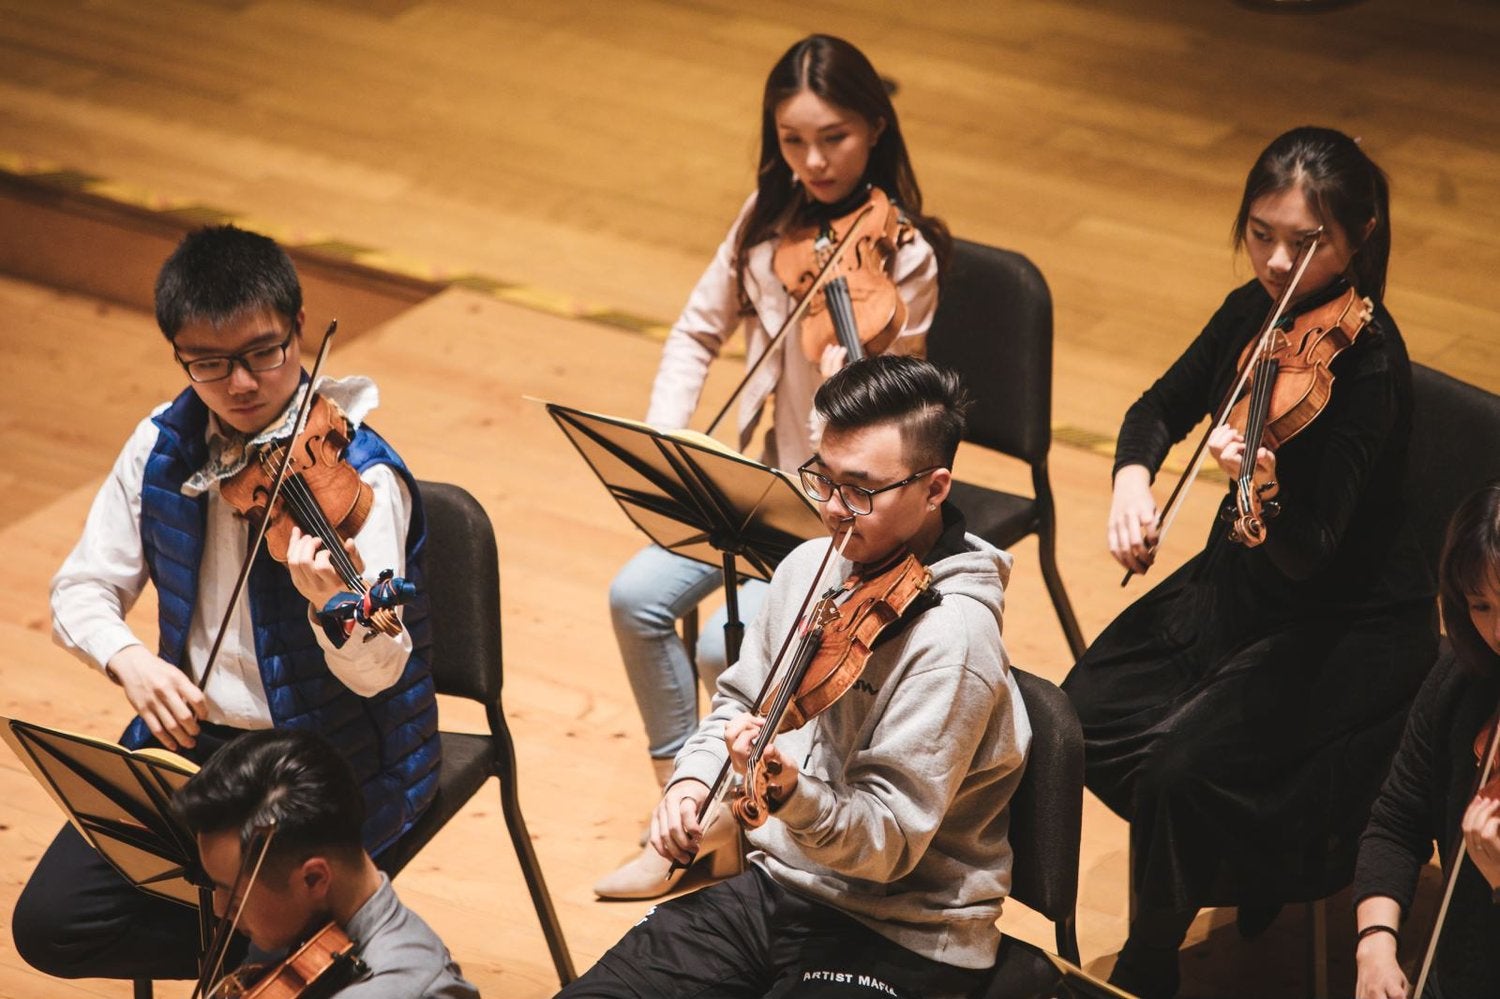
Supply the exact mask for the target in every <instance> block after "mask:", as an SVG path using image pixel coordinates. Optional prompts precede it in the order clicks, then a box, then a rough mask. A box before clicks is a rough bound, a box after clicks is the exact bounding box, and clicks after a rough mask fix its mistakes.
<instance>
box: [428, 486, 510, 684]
mask: <svg viewBox="0 0 1500 999" xmlns="http://www.w3.org/2000/svg"><path fill="white" fill-rule="evenodd" d="M417 488H418V490H420V492H421V499H422V509H423V512H424V514H425V515H426V518H427V546H426V548H425V550H424V552H423V555H422V568H423V571H424V581H423V585H424V586H425V587H426V590H427V595H428V604H429V605H430V608H431V610H430V615H431V617H430V620H431V622H432V663H431V666H432V678H433V682H434V683H435V684H436V685H437V690H438V693H440V694H451V695H453V696H455V697H467V698H469V699H470V700H475V701H479V702H480V703H482V704H485V705H486V706H490V705H495V704H497V703H499V700H500V677H501V663H500V557H499V553H498V552H497V551H496V548H495V528H494V525H492V524H491V523H490V518H489V514H487V513H485V512H484V507H482V506H480V505H479V501H478V500H476V499H475V498H474V497H473V496H472V495H470V494H469V492H468V491H467V490H465V489H463V488H461V487H459V486H455V485H452V484H450V483H447V482H418V483H417Z"/></svg>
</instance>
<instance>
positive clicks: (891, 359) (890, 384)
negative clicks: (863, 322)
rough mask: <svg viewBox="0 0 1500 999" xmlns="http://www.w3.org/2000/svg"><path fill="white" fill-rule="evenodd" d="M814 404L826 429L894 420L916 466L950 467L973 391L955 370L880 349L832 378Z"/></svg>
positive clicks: (837, 430)
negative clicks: (879, 351) (971, 391)
mask: <svg viewBox="0 0 1500 999" xmlns="http://www.w3.org/2000/svg"><path fill="white" fill-rule="evenodd" d="M813 407H814V408H815V409H816V410H817V412H818V415H819V416H820V417H822V419H823V420H824V421H825V432H826V431H828V430H832V431H834V432H835V433H847V432H848V431H850V430H859V429H862V428H864V427H868V426H873V425H874V424H877V423H886V422H894V423H896V425H897V426H898V427H899V428H900V430H901V441H902V443H903V444H905V446H906V452H907V453H906V457H907V459H908V460H910V461H911V462H912V464H913V465H914V466H916V467H928V466H932V465H939V466H942V467H944V468H952V467H953V456H954V455H955V454H956V453H957V452H958V442H959V441H960V440H961V439H962V438H963V435H964V426H965V420H964V414H965V412H967V411H968V408H969V397H968V393H966V392H965V391H964V387H963V384H962V383H961V382H960V381H959V378H958V375H956V374H954V373H953V372H951V371H947V370H945V369H943V368H939V367H937V366H936V365H934V364H932V363H930V362H928V361H924V360H922V359H920V358H917V357H911V356H909V355H905V354H900V355H898V354H880V355H878V356H875V357H867V358H865V359H864V360H861V361H855V362H854V363H853V364H850V365H848V366H847V367H845V368H843V369H842V370H841V371H839V372H838V373H837V374H835V375H833V377H831V378H829V379H828V380H827V381H826V382H824V383H823V384H822V386H821V387H819V389H818V392H817V395H815V396H814V397H813Z"/></svg>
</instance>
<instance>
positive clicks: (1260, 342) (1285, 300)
mask: <svg viewBox="0 0 1500 999" xmlns="http://www.w3.org/2000/svg"><path fill="white" fill-rule="evenodd" d="M1322 238H1323V227H1322V226H1318V228H1317V229H1316V230H1315V231H1314V232H1313V233H1312V235H1311V236H1310V237H1308V240H1307V242H1306V243H1303V244H1302V249H1301V250H1300V251H1298V253H1297V259H1296V261H1295V262H1294V264H1293V266H1292V277H1291V280H1290V281H1288V282H1287V283H1286V287H1285V288H1283V289H1282V292H1281V296H1280V297H1279V298H1277V300H1276V306H1275V308H1273V309H1272V310H1271V314H1270V315H1268V316H1267V317H1266V321H1265V323H1264V324H1263V325H1262V326H1261V328H1260V332H1259V333H1257V334H1256V344H1255V350H1254V351H1253V352H1251V354H1250V357H1249V359H1248V360H1247V361H1246V363H1245V366H1244V370H1242V371H1241V372H1240V376H1239V378H1238V379H1237V380H1236V381H1235V383H1234V385H1233V386H1232V387H1231V388H1230V390H1229V393H1228V394H1227V395H1225V397H1224V401H1223V402H1222V403H1221V404H1220V405H1219V411H1218V412H1217V413H1216V414H1214V421H1213V423H1211V424H1209V427H1208V430H1207V431H1205V432H1204V434H1203V436H1202V437H1201V438H1200V439H1199V441H1198V446H1197V447H1196V448H1194V449H1193V457H1192V460H1191V461H1189V462H1188V469H1187V471H1186V472H1185V473H1183V476H1182V478H1180V479H1178V480H1177V485H1176V486H1174V487H1173V488H1172V495H1170V496H1168V497H1167V505H1166V506H1164V507H1162V514H1161V518H1160V526H1159V527H1158V528H1157V531H1156V542H1155V543H1154V544H1153V545H1152V546H1151V551H1156V549H1158V548H1160V547H1161V543H1162V542H1163V541H1165V540H1166V538H1167V532H1168V531H1169V530H1171V529H1172V522H1173V521H1175V520H1176V519H1177V512H1178V510H1180V509H1181V506H1180V504H1179V500H1181V499H1182V497H1183V496H1185V495H1186V494H1187V491H1188V489H1190V488H1191V487H1192V485H1193V482H1194V481H1196V480H1197V478H1198V473H1199V472H1200V471H1202V469H1203V459H1204V458H1205V457H1206V456H1207V454H1208V438H1209V435H1210V434H1212V433H1213V432H1214V431H1215V430H1217V429H1219V428H1220V427H1222V426H1223V425H1224V424H1225V422H1227V421H1228V419H1229V412H1230V410H1232V409H1233V408H1234V402H1235V400H1236V399H1238V398H1239V396H1240V393H1241V392H1243V391H1244V389H1245V383H1246V382H1247V381H1249V380H1250V373H1251V372H1252V371H1254V370H1255V365H1256V363H1257V362H1259V361H1260V357H1261V355H1262V354H1263V353H1265V350H1266V346H1267V344H1269V343H1270V340H1271V331H1272V330H1274V329H1276V325H1277V324H1278V323H1280V322H1281V317H1282V316H1284V315H1285V314H1286V310H1287V307H1288V306H1289V305H1291V303H1292V295H1294V294H1295V293H1296V291H1297V285H1299V284H1301V283H1302V275H1303V274H1305V273H1307V268H1308V265H1309V264H1311V263H1312V258H1313V253H1314V252H1315V251H1316V250H1317V248H1318V242H1319V241H1320V240H1321V239H1322ZM1245 446H1246V448H1247V449H1248V448H1249V446H1250V442H1249V441H1246V442H1245ZM1259 451H1260V445H1259V444H1258V443H1257V444H1256V445H1255V451H1254V452H1252V458H1251V460H1252V462H1253V460H1254V459H1253V454H1256V453H1259ZM1242 460H1243V459H1242ZM1134 575H1135V570H1134V569H1126V570H1125V578H1124V579H1122V580H1120V585H1121V586H1124V585H1126V584H1127V583H1129V582H1130V578H1131V577H1132V576H1134Z"/></svg>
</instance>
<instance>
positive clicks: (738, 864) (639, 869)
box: [594, 809, 744, 900]
mask: <svg viewBox="0 0 1500 999" xmlns="http://www.w3.org/2000/svg"><path fill="white" fill-rule="evenodd" d="M690 866H691V867H693V868H695V869H698V870H706V871H707V873H708V876H709V877H710V878H713V879H714V880H722V879H723V878H727V877H732V876H733V875H735V874H738V873H739V872H740V869H741V868H742V867H743V866H744V853H743V850H742V849H741V847H740V835H739V824H738V823H737V822H735V821H734V818H733V817H732V816H730V815H729V814H728V813H727V812H726V811H724V810H723V809H720V811H719V814H718V815H717V817H716V818H715V819H714V821H713V822H711V823H710V824H709V827H708V830H707V832H705V833H704V835H703V842H702V843H701V844H700V845H699V847H698V856H697V857H696V858H695V859H694V860H693V863H692V864H691V865H690ZM671 867H672V862H671V861H670V860H668V859H667V858H665V857H663V856H662V855H661V854H659V853H657V852H656V850H654V849H653V848H652V847H650V846H649V845H648V846H646V847H645V848H643V849H642V850H641V852H640V853H639V854H637V855H636V856H635V857H633V858H632V859H630V860H628V861H626V862H625V864H624V865H622V866H621V867H619V868H616V869H615V870H613V871H611V872H610V873H608V874H606V875H604V877H602V878H600V879H599V880H598V881H597V882H595V884H594V894H595V895H598V896H599V897H600V898H604V899H618V900H624V899H645V898H659V897H660V896H662V895H665V894H667V893H668V892H670V891H672V890H673V889H675V888H676V887H677V883H678V882H679V881H681V880H682V877H683V875H684V874H686V873H687V868H678V869H677V870H676V871H673V872H672V875H671V876H670V877H668V876H667V871H669V870H671Z"/></svg>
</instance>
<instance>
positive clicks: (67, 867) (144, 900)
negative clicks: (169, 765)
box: [11, 725, 245, 979]
mask: <svg viewBox="0 0 1500 999" xmlns="http://www.w3.org/2000/svg"><path fill="white" fill-rule="evenodd" d="M210 728H211V729H212V730H213V731H212V732H210V731H208V729H210ZM237 734H238V732H237V730H235V729H228V728H224V727H223V726H217V725H215V726H205V732H204V735H203V736H201V737H200V738H199V740H198V743H199V745H198V747H197V748H196V750H195V751H194V752H193V753H192V754H189V755H191V756H192V757H193V758H194V761H195V762H202V761H203V760H206V759H207V758H208V756H209V755H211V754H212V752H213V751H214V750H216V749H217V748H218V747H219V746H222V745H223V743H224V741H225V740H226V739H227V738H232V737H233V736H234V735H237ZM11 934H12V936H13V937H14V938H15V943H16V951H17V952H18V953H20V955H21V957H22V958H23V959H24V960H25V961H26V963H27V964H29V965H31V966H32V967H33V968H36V969H37V970H38V971H41V972H43V973H45V974H48V975H52V976H53V977H55V978H125V979H133V978H152V979H158V978H161V979H166V978H184V979H195V978H197V977H198V953H199V936H200V934H199V930H198V912H197V910H196V909H193V908H189V907H188V906H185V905H179V904H177V903H176V902H169V901H167V900H165V899H162V898H158V897H157V896H155V895H148V894H147V893H145V892H143V891H141V890H140V889H139V888H137V887H135V886H134V885H133V884H131V883H130V882H129V881H126V880H125V879H124V878H123V877H121V876H120V873H119V872H118V871H116V870H115V869H114V868H113V867H112V866H110V864H109V862H108V861H107V860H105V859H104V858H103V857H101V856H100V855H99V853H98V851H96V850H95V849H94V848H93V847H92V846H90V845H89V844H88V842H87V841H86V840H84V838H83V837H82V836H81V835H79V833H78V830H77V829H75V828H74V827H73V826H72V825H71V824H69V825H66V826H64V827H63V829H62V831H61V832H59V833H58V834H57V836H56V837H55V838H53V840H52V845H51V846H49V847H48V848H47V852H46V853H44V854H42V859H41V860H40V861H38V862H37V865H36V870H35V871H33V872H32V875H31V879H30V880H29V881H27V882H26V887H25V888H24V889H23V890H22V892H21V897H20V898H19V899H17V900H16V910H15V916H14V918H13V919H12V921H11ZM244 951H245V944H244V942H243V940H241V941H240V942H239V943H238V945H237V946H236V947H235V948H234V949H232V950H231V951H230V954H229V956H228V958H227V960H226V967H230V968H233V967H234V966H235V965H236V964H238V963H239V959H240V958H241V957H243V955H244Z"/></svg>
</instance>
